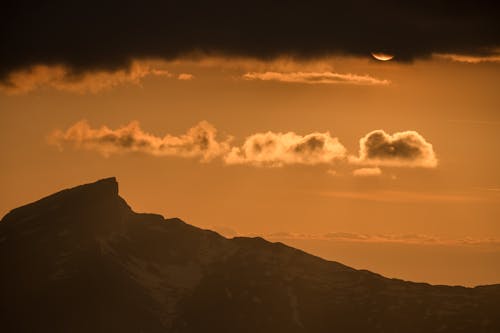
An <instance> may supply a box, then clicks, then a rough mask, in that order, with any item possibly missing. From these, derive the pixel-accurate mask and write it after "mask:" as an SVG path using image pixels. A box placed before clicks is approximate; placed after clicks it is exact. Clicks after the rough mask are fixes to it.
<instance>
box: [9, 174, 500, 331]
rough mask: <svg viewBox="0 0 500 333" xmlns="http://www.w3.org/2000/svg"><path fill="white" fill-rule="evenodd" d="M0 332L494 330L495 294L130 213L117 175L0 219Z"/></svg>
mask: <svg viewBox="0 0 500 333" xmlns="http://www.w3.org/2000/svg"><path fill="white" fill-rule="evenodd" d="M0 267H1V272H2V274H1V276H0V294H1V299H0V322H1V323H2V324H1V325H2V331H3V332H109V331H111V332H273V333H276V332H287V333H288V332H407V333H411V332H426V333H427V332H500V316H499V314H500V286H499V285H494V286H483V287H477V288H464V287H448V286H431V285H428V284H422V283H412V282H406V281H401V280H395V279H387V278H384V277H382V276H380V275H377V274H374V273H371V272H368V271H358V270H355V269H352V268H349V267H347V266H344V265H342V264H340V263H336V262H331V261H326V260H323V259H320V258H318V257H315V256H311V255H309V254H306V253H304V252H302V251H299V250H296V249H294V248H291V247H288V246H285V245H283V244H281V243H270V242H267V241H265V240H263V239H261V238H245V237H241V238H234V239H226V238H224V237H222V236H220V235H218V234H217V233H215V232H212V231H208V230H201V229H198V228H196V227H193V226H190V225H188V224H186V223H184V222H182V221H181V220H179V219H164V218H163V217H162V216H160V215H154V214H137V213H134V212H133V211H132V210H131V209H130V207H129V206H128V205H127V204H126V202H125V201H124V200H123V199H122V198H121V197H119V195H118V184H117V182H116V180H115V179H114V178H108V179H103V180H100V181H98V182H96V183H92V184H87V185H82V186H78V187H75V188H72V189H69V190H64V191H61V192H58V193H56V194H53V195H51V196H49V197H46V198H44V199H41V200H39V201H37V202H34V203H32V204H29V205H26V206H23V207H20V208H17V209H14V210H12V211H11V212H10V213H8V214H7V215H6V216H5V217H4V218H3V219H2V221H1V222H0Z"/></svg>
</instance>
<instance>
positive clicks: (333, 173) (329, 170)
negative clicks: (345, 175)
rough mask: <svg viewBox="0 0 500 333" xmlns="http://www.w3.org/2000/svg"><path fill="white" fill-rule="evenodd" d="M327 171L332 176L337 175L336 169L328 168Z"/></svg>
mask: <svg viewBox="0 0 500 333" xmlns="http://www.w3.org/2000/svg"><path fill="white" fill-rule="evenodd" d="M326 173H327V174H329V175H330V176H337V171H336V170H334V169H328V170H327V171H326Z"/></svg>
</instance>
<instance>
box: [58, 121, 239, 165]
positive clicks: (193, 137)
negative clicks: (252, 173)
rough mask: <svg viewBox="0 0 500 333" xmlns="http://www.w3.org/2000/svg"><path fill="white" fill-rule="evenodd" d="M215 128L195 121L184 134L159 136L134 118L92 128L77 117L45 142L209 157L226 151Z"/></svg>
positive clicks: (106, 151)
mask: <svg viewBox="0 0 500 333" xmlns="http://www.w3.org/2000/svg"><path fill="white" fill-rule="evenodd" d="M216 136H217V130H216V129H215V127H213V126H212V125H211V124H209V123H208V122H206V121H202V122H200V123H198V124H197V125H196V126H194V127H192V128H190V129H189V130H188V131H187V132H186V133H185V134H182V135H179V136H175V135H171V134H167V135H165V136H163V137H159V136H155V135H153V134H149V133H146V132H144V131H143V130H142V129H141V127H140V125H139V123H138V122H131V123H130V124H128V125H126V126H123V127H120V128H118V129H114V130H113V129H110V128H108V127H106V126H102V127H100V128H98V129H93V128H91V127H90V125H89V124H88V123H87V122H86V121H80V122H78V123H76V124H74V125H73V126H71V127H70V128H68V129H67V130H66V131H61V130H57V131H54V132H53V133H52V134H51V135H50V136H49V142H50V143H52V144H55V145H57V146H59V147H60V148H64V147H65V146H67V145H70V146H72V147H74V148H76V149H86V150H94V151H97V152H99V153H101V154H103V155H105V156H109V155H111V154H117V153H126V152H141V153H145V154H150V155H154V156H178V157H199V158H200V159H201V160H202V161H209V160H211V159H213V158H214V157H216V156H220V155H222V154H224V153H226V152H227V151H228V149H229V140H230V138H227V139H225V140H223V141H219V140H218V139H217V138H216Z"/></svg>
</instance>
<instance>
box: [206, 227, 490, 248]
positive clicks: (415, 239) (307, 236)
mask: <svg viewBox="0 0 500 333" xmlns="http://www.w3.org/2000/svg"><path fill="white" fill-rule="evenodd" d="M210 229H212V230H214V231H216V232H218V233H220V234H221V235H223V236H225V237H228V238H232V237H257V236H260V237H264V238H266V239H267V240H269V241H274V242H276V241H282V242H283V241H284V242H286V241H287V240H318V241H329V242H349V243H372V244H403V245H423V246H425V245H441V246H493V247H496V248H500V238H496V237H482V238H479V237H456V238H452V237H448V238H445V237H439V236H435V235H429V234H420V233H406V234H387V233H385V234H367V233H358V232H344V231H332V232H326V233H300V232H289V231H282V232H271V233H240V232H238V231H237V230H235V229H234V228H232V227H228V226H220V225H219V226H212V227H211V228H210Z"/></svg>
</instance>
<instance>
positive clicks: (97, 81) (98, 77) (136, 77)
mask: <svg viewBox="0 0 500 333" xmlns="http://www.w3.org/2000/svg"><path fill="white" fill-rule="evenodd" d="M148 76H161V77H172V74H171V73H169V72H168V71H167V70H165V69H161V68H156V67H155V66H154V65H153V64H148V63H145V62H134V63H133V64H132V65H131V66H130V68H128V69H120V70H116V71H102V70H101V71H94V72H85V73H80V74H75V73H73V72H72V71H71V70H70V69H69V68H67V67H65V66H61V65H57V66H45V65H37V66H33V67H31V68H28V69H24V70H20V71H16V72H13V73H10V75H9V77H8V82H7V83H5V82H4V83H2V82H0V91H4V92H6V93H8V94H21V93H27V92H30V91H33V90H36V89H38V88H41V87H50V88H53V89H56V90H61V91H67V92H74V93H81V94H83V93H98V92H101V91H104V90H108V89H111V88H113V87H116V86H119V85H124V84H136V85H138V84H140V83H141V81H142V79H144V78H146V77H148Z"/></svg>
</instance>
